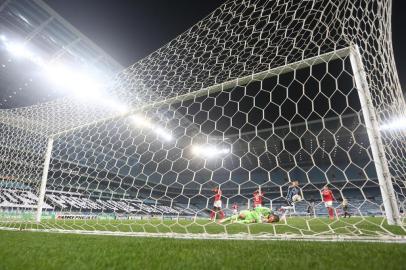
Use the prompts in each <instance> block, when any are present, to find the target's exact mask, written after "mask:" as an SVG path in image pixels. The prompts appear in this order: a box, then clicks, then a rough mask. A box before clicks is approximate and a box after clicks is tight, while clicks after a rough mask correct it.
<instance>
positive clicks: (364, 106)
mask: <svg viewBox="0 0 406 270" xmlns="http://www.w3.org/2000/svg"><path fill="white" fill-rule="evenodd" d="M344 57H349V58H350V62H351V67H352V71H353V76H354V80H355V84H354V85H355V86H356V89H357V92H358V96H359V99H360V103H361V110H362V114H363V118H364V121H365V126H366V130H367V134H368V138H369V141H370V144H371V150H372V154H373V160H374V163H375V167H376V172H377V178H378V181H379V186H380V191H381V194H382V198H383V205H384V208H385V215H386V220H387V222H388V224H390V225H401V224H402V222H401V218H400V213H399V207H398V203H397V201H396V196H395V191H394V188H393V183H392V179H391V174H390V171H389V167H388V161H387V159H386V156H385V149H384V144H383V140H382V137H381V135H380V130H379V123H378V120H377V115H376V110H375V109H374V107H373V103H372V99H371V93H370V90H369V87H368V82H367V79H366V74H365V69H364V66H363V63H362V60H361V59H362V57H361V55H360V52H359V49H358V47H357V46H356V45H353V46H350V47H346V48H343V49H340V50H336V51H332V52H329V53H325V54H322V55H318V56H315V57H312V58H309V59H304V60H302V61H298V62H294V63H291V64H288V65H284V66H280V67H276V68H272V69H269V70H266V71H262V72H259V73H256V74H252V75H250V76H245V77H242V78H237V79H234V80H230V81H227V82H223V83H221V84H217V85H214V86H210V87H207V88H204V89H201V90H198V91H194V92H190V93H187V94H184V95H178V96H176V97H172V98H167V99H164V100H161V101H157V102H154V103H153V104H148V105H145V106H142V107H139V108H135V109H133V110H131V111H129V112H128V113H125V114H121V115H118V116H115V117H112V118H108V119H101V120H98V121H94V122H91V123H87V124H85V125H81V126H78V127H75V128H72V129H68V130H64V131H62V132H59V133H55V134H52V135H51V136H50V137H49V138H48V145H47V150H46V152H45V157H44V167H43V175H42V181H41V185H40V191H39V201H38V207H37V214H36V222H40V221H41V215H42V208H43V204H44V197H45V189H46V183H47V174H48V168H49V163H50V160H51V156H52V146H53V140H54V139H55V138H57V137H58V136H63V135H66V134H68V133H70V132H74V131H75V130H78V129H81V128H83V127H86V126H89V125H94V124H97V123H99V122H103V121H107V120H112V119H114V118H117V119H118V118H123V117H126V116H129V115H132V114H134V113H136V112H140V111H145V110H148V109H151V108H156V107H159V106H161V105H164V104H171V103H175V102H180V101H185V100H189V99H193V98H196V97H198V96H200V95H208V94H211V93H215V92H219V91H223V90H226V89H230V88H231V87H234V86H237V85H246V84H247V83H248V82H250V81H252V80H263V79H265V78H268V77H272V76H277V75H281V74H283V73H287V72H291V71H293V70H296V69H301V68H305V67H310V66H312V65H316V64H319V63H323V62H328V61H331V60H335V59H338V58H344ZM46 231H58V232H75V233H91V234H93V233H97V234H110V235H111V234H113V235H116V234H119V235H131V236H160V237H176V238H213V236H210V234H207V235H202V234H199V235H192V234H191V233H187V234H178V233H167V234H165V233H125V232H119V233H113V232H109V231H106V232H104V231H71V230H62V229H49V230H46ZM388 235H391V233H390V232H388ZM388 235H386V236H379V237H378V236H377V237H376V238H375V237H371V236H366V237H363V236H355V237H354V238H352V237H351V238H348V236H347V237H344V236H343V237H341V236H331V237H329V236H320V235H314V236H312V237H309V236H304V235H302V236H300V235H298V236H291V237H288V236H286V237H283V236H280V235H278V236H277V235H273V234H270V235H269V236H268V235H258V236H255V235H249V234H242V235H230V236H228V235H221V238H227V239H257V238H258V239H293V240H297V239H305V240H331V241H344V240H350V241H354V240H360V241H392V240H393V241H406V239H405V238H403V237H399V236H395V235H392V236H393V237H388ZM219 237H220V236H218V235H216V236H215V238H219ZM379 239H380V240H379Z"/></svg>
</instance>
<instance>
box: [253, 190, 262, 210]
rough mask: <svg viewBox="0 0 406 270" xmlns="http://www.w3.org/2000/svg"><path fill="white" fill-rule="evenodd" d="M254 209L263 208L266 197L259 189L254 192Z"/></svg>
mask: <svg viewBox="0 0 406 270" xmlns="http://www.w3.org/2000/svg"><path fill="white" fill-rule="evenodd" d="M253 195H254V199H253V200H254V208H256V207H258V206H262V198H263V197H264V193H263V192H262V191H261V190H260V189H257V190H256V191H255V192H254V194H253Z"/></svg>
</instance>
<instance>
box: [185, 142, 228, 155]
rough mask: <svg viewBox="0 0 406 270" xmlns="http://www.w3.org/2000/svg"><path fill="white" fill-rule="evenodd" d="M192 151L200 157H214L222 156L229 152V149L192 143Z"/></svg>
mask: <svg viewBox="0 0 406 270" xmlns="http://www.w3.org/2000/svg"><path fill="white" fill-rule="evenodd" d="M192 153H193V154H194V155H196V156H198V157H202V158H214V157H218V156H224V155H227V154H228V153H230V149H227V148H218V147H216V146H214V145H208V144H204V145H193V146H192Z"/></svg>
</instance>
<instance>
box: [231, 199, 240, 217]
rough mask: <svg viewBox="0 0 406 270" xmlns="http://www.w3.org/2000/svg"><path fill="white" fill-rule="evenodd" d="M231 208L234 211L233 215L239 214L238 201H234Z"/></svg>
mask: <svg viewBox="0 0 406 270" xmlns="http://www.w3.org/2000/svg"><path fill="white" fill-rule="evenodd" d="M231 209H232V211H233V215H236V214H238V204H237V203H236V202H235V203H233V205H232V206H231Z"/></svg>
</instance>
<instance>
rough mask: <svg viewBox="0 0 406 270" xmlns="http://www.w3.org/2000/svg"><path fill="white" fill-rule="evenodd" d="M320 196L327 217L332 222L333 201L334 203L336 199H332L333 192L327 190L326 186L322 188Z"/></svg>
mask: <svg viewBox="0 0 406 270" xmlns="http://www.w3.org/2000/svg"><path fill="white" fill-rule="evenodd" d="M321 196H322V197H323V202H324V205H325V206H326V208H327V211H328V216H329V217H330V220H333V219H334V209H333V201H335V200H336V199H335V198H334V194H333V192H332V191H331V190H330V189H329V187H328V186H327V185H326V186H324V187H323V190H322V191H321Z"/></svg>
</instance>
